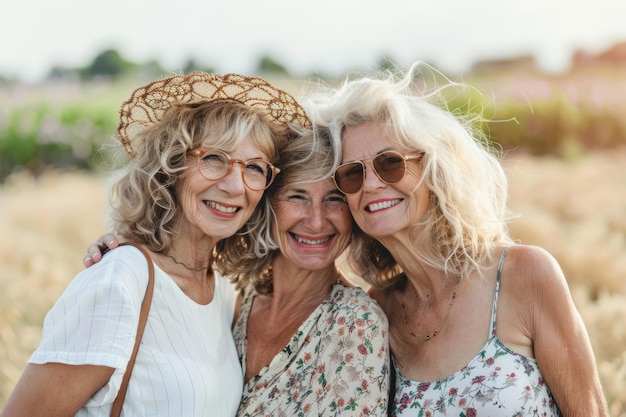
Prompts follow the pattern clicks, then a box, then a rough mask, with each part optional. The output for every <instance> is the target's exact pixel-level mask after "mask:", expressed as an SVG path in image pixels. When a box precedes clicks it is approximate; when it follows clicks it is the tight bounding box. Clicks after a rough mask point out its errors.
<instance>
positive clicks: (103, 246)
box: [83, 233, 120, 268]
mask: <svg viewBox="0 0 626 417" xmlns="http://www.w3.org/2000/svg"><path fill="white" fill-rule="evenodd" d="M119 244H120V242H119V240H118V239H117V237H115V235H113V234H111V233H107V234H106V235H102V236H100V237H99V238H98V240H96V241H95V242H93V243H92V244H90V245H89V247H88V248H87V255H85V257H84V258H83V264H84V265H85V267H86V268H89V267H90V266H92V265H94V264H96V263H98V262H100V260H101V259H102V255H104V254H105V253H106V252H107V251H108V250H109V249H115V248H117V247H118V246H119Z"/></svg>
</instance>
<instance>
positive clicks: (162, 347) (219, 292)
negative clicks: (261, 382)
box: [30, 246, 243, 417]
mask: <svg viewBox="0 0 626 417" xmlns="http://www.w3.org/2000/svg"><path fill="white" fill-rule="evenodd" d="M147 283H148V265H147V262H146V259H145V258H144V256H143V254H142V253H141V252H140V251H139V250H137V249H136V248H134V247H131V246H123V247H121V248H119V249H115V250H113V251H111V252H110V253H109V254H107V255H106V256H104V258H103V260H102V261H100V262H99V263H97V264H96V265H94V266H92V267H90V268H88V269H86V270H83V271H81V272H80V273H79V274H78V275H77V276H76V277H75V278H74V280H72V282H71V283H70V284H69V286H68V287H67V288H66V290H65V292H64V293H63V295H62V296H61V297H60V298H59V299H58V300H57V302H56V303H55V305H54V306H53V307H52V309H51V310H50V311H49V312H48V314H47V315H46V318H45V320H44V325H43V333H42V337H41V343H40V346H39V348H38V349H37V350H36V351H35V352H34V353H33V355H32V356H31V358H30V362H31V363H36V364H42V363H47V362H60V363H66V364H71V365H80V364H91V365H103V366H109V367H112V368H115V372H114V373H113V376H112V377H111V379H110V380H109V382H108V383H107V384H106V385H105V386H104V387H103V388H101V389H100V390H99V391H98V392H97V393H96V394H95V395H94V396H93V397H92V398H91V399H90V400H89V401H88V402H87V404H85V406H84V407H82V408H81V410H80V411H79V412H78V414H77V416H109V415H110V412H111V405H112V403H113V401H114V399H115V396H116V395H117V392H118V390H119V386H120V384H121V381H122V376H123V374H124V371H125V370H126V365H127V363H128V360H129V358H130V355H131V352H132V349H133V345H134V343H135V335H136V332H137V324H138V321H139V309H140V307H141V302H142V300H143V296H144V294H145V290H146V286H147ZM234 302H235V292H234V288H233V286H232V285H231V284H230V283H229V282H228V281H227V280H226V278H224V277H222V276H220V275H218V274H216V276H215V295H214V297H213V300H212V301H211V303H210V304H208V305H200V304H197V303H196V302H194V301H192V300H191V299H189V298H188V297H187V296H186V295H185V294H184V293H183V292H182V290H181V289H180V288H179V287H178V286H177V285H176V283H175V282H174V281H173V280H172V279H171V278H170V277H169V276H168V275H167V274H166V273H165V272H164V271H163V270H161V269H160V268H159V267H158V266H156V265H155V287H154V296H153V299H152V306H151V308H150V314H149V316H148V321H147V323H146V328H145V332H144V335H143V338H142V341H141V346H140V348H139V353H138V354H137V359H136V362H135V366H134V368H133V373H132V377H131V379H130V382H129V385H128V391H127V393H126V400H125V402H124V407H123V410H122V415H123V416H126V417H128V416H184V417H191V416H234V415H235V413H236V411H237V406H238V404H239V401H240V400H241V391H242V386H243V376H242V371H241V366H240V364H239V360H238V357H237V351H236V349H235V345H234V342H233V338H232V334H231V323H232V318H233V311H234Z"/></svg>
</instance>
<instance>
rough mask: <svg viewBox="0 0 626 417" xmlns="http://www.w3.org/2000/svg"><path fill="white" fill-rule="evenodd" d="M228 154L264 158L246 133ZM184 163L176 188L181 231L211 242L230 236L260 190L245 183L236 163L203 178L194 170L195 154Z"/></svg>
mask: <svg viewBox="0 0 626 417" xmlns="http://www.w3.org/2000/svg"><path fill="white" fill-rule="evenodd" d="M207 143H210V142H207ZM228 155H229V156H230V157H231V158H233V159H240V160H243V161H248V160H251V159H255V158H262V159H268V155H265V154H264V153H263V152H262V151H260V150H259V149H258V148H257V147H256V146H255V142H254V140H253V139H252V137H250V136H249V137H246V138H245V139H244V140H243V141H242V142H241V144H240V146H239V147H238V148H237V149H235V150H234V151H233V152H229V153H228ZM188 166H189V168H188V169H187V172H186V174H185V175H184V178H183V179H182V181H181V183H180V185H179V186H178V187H177V196H178V203H179V205H180V207H181V209H182V213H183V215H182V224H181V226H182V229H183V232H182V233H189V234H190V236H193V235H194V234H195V235H198V234H204V235H206V236H208V237H210V238H211V239H213V241H214V242H217V241H219V240H221V239H224V238H227V237H230V236H232V235H233V234H235V232H236V231H237V230H239V229H240V228H241V227H242V226H243V225H244V224H245V223H246V221H248V219H249V218H250V216H251V215H252V213H253V212H254V209H255V208H256V206H257V204H258V203H259V201H260V200H261V197H262V196H263V190H261V191H255V190H252V189H250V188H249V187H247V186H246V185H245V183H244V181H243V177H242V171H241V170H242V166H241V165H240V164H234V165H233V166H232V169H231V170H230V172H229V173H228V174H227V175H226V176H225V177H224V178H221V179H219V180H209V179H207V178H205V177H204V176H203V175H202V174H201V173H200V172H199V170H198V166H197V161H196V157H189V162H188Z"/></svg>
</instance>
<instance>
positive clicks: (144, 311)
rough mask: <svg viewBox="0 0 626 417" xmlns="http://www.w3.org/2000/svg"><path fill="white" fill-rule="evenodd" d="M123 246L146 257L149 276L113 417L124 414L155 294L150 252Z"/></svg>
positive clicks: (137, 246) (113, 409)
mask: <svg viewBox="0 0 626 417" xmlns="http://www.w3.org/2000/svg"><path fill="white" fill-rule="evenodd" d="M122 245H130V246H134V247H136V248H137V249H139V250H140V251H141V252H142V253H143V255H144V256H145V257H146V260H147V261H148V273H149V276H148V286H147V288H146V294H145V296H144V298H143V302H142V303H141V310H140V312H139V325H138V326H137V336H136V337H135V347H134V348H133V353H132V354H131V355H130V359H129V360H128V365H127V366H126V372H125V373H124V378H122V385H121V386H120V390H119V392H118V393H117V397H115V401H114V402H113V407H112V408H111V417H118V416H119V415H120V414H121V412H122V406H123V405H124V398H126V389H127V388H128V381H130V376H131V374H132V372H133V365H134V364H135V358H136V357H137V352H138V351H139V344H140V343H141V338H142V337H143V331H144V329H145V327H146V322H147V321H148V313H149V312H150V305H151V304H152V294H153V292H154V265H153V264H152V258H151V257H150V254H149V253H148V251H147V250H146V249H145V248H143V247H142V246H140V245H137V244H134V243H120V246H122Z"/></svg>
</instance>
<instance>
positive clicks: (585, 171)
mask: <svg viewBox="0 0 626 417" xmlns="http://www.w3.org/2000/svg"><path fill="white" fill-rule="evenodd" d="M505 165H506V168H507V172H508V175H509V177H510V183H511V186H510V193H511V206H512V208H513V209H514V210H516V211H518V212H520V214H521V217H520V218H519V220H517V221H516V222H515V223H514V224H512V226H511V230H512V232H513V234H514V236H515V237H516V238H518V239H519V240H520V241H521V242H523V243H528V244H537V245H540V246H543V247H545V248H547V249H548V250H549V251H551V252H552V253H553V254H554V255H555V256H556V258H557V259H558V260H559V262H560V263H561V265H562V266H563V269H564V270H565V273H566V275H567V277H568V281H569V283H570V287H571V290H572V293H573V295H574V299H575V301H576V304H577V306H578V308H579V310H580V313H581V315H582V317H583V319H584V321H585V323H586V325H587V327H588V330H589V334H590V336H591V340H592V344H593V346H594V349H595V352H596V357H597V362H598V366H599V370H600V376H601V379H602V383H603V386H604V389H605V392H606V395H607V398H608V402H609V406H610V409H611V416H614V417H622V416H626V279H625V277H626V169H625V168H624V167H626V149H624V150H612V151H598V152H595V153H593V154H590V155H588V156H584V157H581V158H580V159H578V160H575V161H569V162H564V161H563V160H559V159H556V158H551V157H544V158H535V157H529V156H526V155H524V154H516V153H511V154H509V155H508V156H507V158H506V160H505ZM105 199H106V180H105V179H103V178H101V177H97V176H94V175H89V174H85V173H64V174H60V173H49V174H46V175H43V176H42V177H40V178H38V179H32V178H30V177H27V176H20V175H17V176H14V177H11V178H10V179H9V180H8V181H7V182H6V183H5V184H4V185H2V186H0V230H1V233H0V288H2V291H1V293H0V317H1V319H0V407H2V405H3V404H4V402H5V400H6V398H7V396H8V394H9V392H10V391H11V389H12V387H13V386H14V384H15V382H16V381H17V379H18V378H19V375H20V373H21V371H22V369H23V367H24V366H25V363H26V361H27V359H28V357H29V355H30V353H31V352H32V351H33V349H35V347H36V346H37V344H38V340H39V334H40V329H41V323H42V320H43V316H44V314H45V312H46V311H47V310H48V309H49V308H50V306H51V304H52V303H53V302H54V300H55V299H56V298H57V297H58V295H59V294H60V293H61V291H62V290H63V288H64V287H65V285H66V284H67V282H68V281H69V280H70V279H71V278H72V277H73V275H74V274H75V273H76V272H78V271H79V270H80V269H81V268H82V256H83V253H84V252H85V249H86V245H87V243H88V242H90V241H92V240H93V239H94V238H96V237H97V236H99V235H100V234H101V233H102V232H103V231H104V226H103V221H102V218H103V207H104V205H105Z"/></svg>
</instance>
